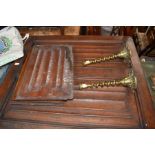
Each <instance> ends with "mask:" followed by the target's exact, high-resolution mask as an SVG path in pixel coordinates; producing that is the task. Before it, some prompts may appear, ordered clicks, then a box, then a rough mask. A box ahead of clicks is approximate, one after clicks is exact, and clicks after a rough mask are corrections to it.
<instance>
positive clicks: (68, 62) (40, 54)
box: [14, 46, 73, 100]
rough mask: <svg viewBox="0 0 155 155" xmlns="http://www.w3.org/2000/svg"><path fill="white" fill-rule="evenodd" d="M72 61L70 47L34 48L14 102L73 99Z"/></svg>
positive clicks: (18, 85) (22, 73)
mask: <svg viewBox="0 0 155 155" xmlns="http://www.w3.org/2000/svg"><path fill="white" fill-rule="evenodd" d="M72 61H73V58H72V51H71V48H69V47H67V46H34V47H33V50H32V51H31V53H30V55H29V56H28V58H27V60H26V62H25V64H24V67H23V69H22V72H21V74H20V79H19V80H18V84H17V86H16V90H15V94H14V100H66V99H71V98H73V88H72V85H73V75H72V74H73V71H72V65H73V64H72V63H73V62H72Z"/></svg>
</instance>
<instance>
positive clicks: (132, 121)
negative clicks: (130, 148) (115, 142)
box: [0, 36, 155, 128]
mask: <svg viewBox="0 0 155 155" xmlns="http://www.w3.org/2000/svg"><path fill="white" fill-rule="evenodd" d="M31 40H32V42H33V44H32V45H31V50H29V51H28V53H29V54H28V56H27V58H26V61H25V62H24V64H23V65H22V69H21V72H20V74H19V78H18V81H17V84H16V85H15V87H14V88H13V89H12V90H13V91H12V96H11V97H10V98H9V100H8V102H7V107H6V109H5V112H4V115H3V118H2V119H1V121H0V124H1V126H2V127H3V128H154V127H155V117H154V109H153V105H152V100H151V97H150V94H149V90H148V87H147V83H146V81H145V78H144V74H143V71H142V68H141V65H140V62H139V58H138V56H137V53H136V49H135V46H134V43H133V41H132V39H131V38H128V37H101V36H98V37H97V36H94V37H93V36H76V37H75V36H74V37H73V36H61V37H58V36H57V37H56V36H55V37H54V36H53V37H33V38H31ZM57 45H59V46H60V45H61V47H63V48H64V47H67V46H69V47H72V52H73V60H74V63H73V85H72V87H73V88H72V89H73V94H72V93H71V92H70V90H71V89H70V88H71V85H70V82H69V83H68V86H66V85H65V86H64V85H63V83H61V82H60V83H61V86H60V87H59V89H57V87H55V86H56V85H55V84H56V83H55V81H56V78H55V80H53V79H52V78H53V77H52V76H48V73H50V72H52V73H55V71H52V67H50V68H49V66H50V65H51V63H50V61H55V60H56V59H58V57H57V56H55V57H54V56H53V57H51V52H50V51H51V50H49V49H51V47H55V46H57ZM27 46H28V44H27ZM124 46H128V48H129V49H130V50H131V64H129V63H128V62H125V61H123V60H120V59H116V60H113V61H109V62H103V63H100V64H93V65H90V66H87V67H83V65H82V61H84V60H86V59H91V58H98V57H101V56H108V55H111V54H113V53H118V52H119V51H120V50H122V49H123V48H124ZM38 47H39V49H42V52H41V53H40V55H41V56H39V54H38V52H36V51H38ZM63 50H64V51H65V50H66V49H63ZM46 51H49V52H47V53H46ZM35 52H36V53H35ZM37 57H38V60H37ZM53 58H54V59H53ZM63 58H64V57H62V59H60V60H62V61H61V62H62V63H64V60H63ZM37 62H38V63H37ZM54 66H55V67H58V66H57V65H54ZM29 68H31V69H30V70H29ZM131 70H133V71H134V73H135V76H136V78H137V81H138V82H137V88H136V90H134V91H133V90H131V89H130V88H127V87H123V86H119V87H108V88H107V87H104V88H99V89H86V90H80V89H79V84H80V83H84V82H87V83H90V82H97V81H102V80H112V79H119V78H122V77H125V76H127V75H128V73H129V72H130V71H131ZM57 71H58V70H57ZM61 73H62V71H61ZM61 73H58V74H54V76H59V75H60V74H61ZM69 74H70V72H67V73H65V74H63V75H66V76H67V77H71V76H70V75H69ZM40 77H41V78H40ZM48 77H50V82H49V83H46V81H47V80H48ZM58 79H59V78H58ZM61 79H62V78H61ZM60 81H61V80H60ZM53 82H54V85H53ZM53 86H54V87H53ZM61 88H64V89H65V90H66V91H65V92H61ZM59 90H60V93H61V96H63V97H65V100H63V98H59V99H58V98H57V97H58V96H55V98H52V97H53V96H52V95H51V91H55V92H56V94H57V93H59ZM69 94H72V95H71V96H70V95H69ZM59 95H60V94H59Z"/></svg>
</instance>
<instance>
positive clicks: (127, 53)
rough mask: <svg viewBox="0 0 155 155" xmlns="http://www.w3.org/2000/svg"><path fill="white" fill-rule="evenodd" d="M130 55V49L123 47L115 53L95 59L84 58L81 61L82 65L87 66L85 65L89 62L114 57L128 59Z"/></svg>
mask: <svg viewBox="0 0 155 155" xmlns="http://www.w3.org/2000/svg"><path fill="white" fill-rule="evenodd" d="M130 56H131V53H130V50H129V49H126V48H124V49H123V50H122V51H121V52H119V53H117V54H113V55H111V56H106V57H101V58H97V59H94V60H86V61H84V62H83V66H87V65H90V64H96V63H100V62H104V61H109V60H114V59H116V58H121V59H127V60H129V59H130Z"/></svg>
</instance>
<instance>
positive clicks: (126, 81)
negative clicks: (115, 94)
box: [80, 72, 137, 89]
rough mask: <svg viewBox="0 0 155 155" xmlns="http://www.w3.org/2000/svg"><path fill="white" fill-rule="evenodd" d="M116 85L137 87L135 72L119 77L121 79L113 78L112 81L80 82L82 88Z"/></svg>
mask: <svg viewBox="0 0 155 155" xmlns="http://www.w3.org/2000/svg"><path fill="white" fill-rule="evenodd" d="M110 86H111V87H116V86H124V87H130V88H131V89H136V88H137V79H136V77H135V76H134V74H133V72H132V73H130V74H129V75H128V76H127V77H125V78H122V79H119V80H111V81H102V82H97V83H92V84H85V83H83V84H80V89H86V88H102V87H110Z"/></svg>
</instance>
